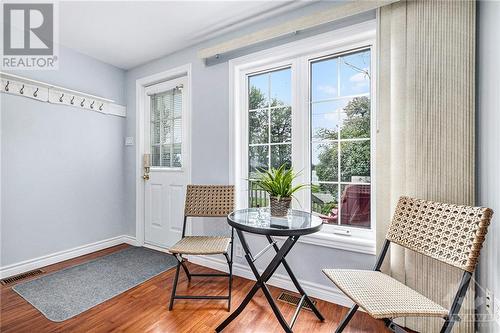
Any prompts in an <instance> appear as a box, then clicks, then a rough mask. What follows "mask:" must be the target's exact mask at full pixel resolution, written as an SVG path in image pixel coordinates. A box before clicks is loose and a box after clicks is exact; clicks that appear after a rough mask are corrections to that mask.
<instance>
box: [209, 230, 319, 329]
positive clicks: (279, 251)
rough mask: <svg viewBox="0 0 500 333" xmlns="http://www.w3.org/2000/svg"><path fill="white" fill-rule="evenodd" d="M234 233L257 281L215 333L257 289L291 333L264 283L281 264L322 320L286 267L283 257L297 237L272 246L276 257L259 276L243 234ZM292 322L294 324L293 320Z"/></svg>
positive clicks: (241, 309) (229, 321)
mask: <svg viewBox="0 0 500 333" xmlns="http://www.w3.org/2000/svg"><path fill="white" fill-rule="evenodd" d="M236 232H237V233H238V237H239V239H240V241H241V245H242V247H243V250H244V251H245V258H246V260H247V262H248V264H249V266H250V268H251V269H252V272H253V273H254V275H255V277H256V279H257V281H256V282H255V284H254V286H253V287H252V289H251V290H250V292H249V293H248V294H247V296H246V297H245V299H244V300H243V302H241V304H240V305H239V306H238V308H237V309H236V310H235V311H234V312H233V313H231V314H230V315H229V317H227V318H226V320H224V321H223V322H222V323H221V324H220V325H219V326H217V328H216V329H215V331H216V332H221V331H222V330H223V329H224V328H225V327H226V326H227V325H229V323H231V322H232V321H233V320H234V319H235V318H236V317H237V316H238V315H239V314H240V313H241V312H242V311H243V309H244V308H245V307H246V306H247V305H248V303H249V302H250V300H251V299H252V298H253V296H254V295H255V293H256V292H257V291H258V290H259V289H262V291H263V293H264V295H265V297H266V299H267V301H268V302H269V305H270V306H271V309H272V310H273V312H274V314H275V316H276V318H277V319H278V321H279V323H280V324H281V326H282V327H283V330H284V331H285V332H287V333H292V328H291V327H290V325H288V323H287V322H286V320H285V318H284V317H283V315H282V314H281V312H280V310H279V308H278V306H277V305H276V302H275V301H274V299H273V297H272V295H271V292H270V291H269V289H268V287H267V285H266V282H267V281H268V280H269V279H270V278H271V276H272V275H273V274H274V272H275V271H276V269H278V267H279V265H280V264H281V263H283V265H284V266H285V269H286V271H287V273H288V275H290V278H291V279H292V281H293V284H294V285H295V287H296V288H297V290H298V291H299V293H300V294H301V295H302V296H304V297H305V298H306V300H307V302H308V303H309V304H310V306H311V308H312V309H313V311H314V313H315V314H316V316H317V317H318V318H319V319H320V320H324V318H323V316H322V315H321V313H320V312H319V311H318V309H317V308H316V306H315V305H314V304H313V303H312V301H311V300H310V299H309V297H308V296H307V295H306V293H305V292H304V290H303V289H302V287H301V286H300V284H299V282H298V281H297V279H296V277H295V275H294V274H293V273H292V270H291V269H290V266H288V264H287V263H286V261H285V256H286V255H287V254H288V253H289V252H290V250H291V249H292V247H293V246H294V245H295V243H296V242H297V240H298V239H299V236H290V237H288V238H287V240H286V241H285V243H284V244H283V246H282V247H281V248H279V247H278V246H277V245H276V244H274V245H273V247H274V249H275V251H276V255H275V256H274V258H273V259H272V260H271V262H270V263H269V265H268V266H267V267H266V269H265V270H264V272H263V273H262V274H259V272H258V270H257V268H256V267H255V265H254V261H255V260H254V259H253V257H252V253H251V251H250V248H249V246H248V244H247V242H246V239H245V236H244V234H243V232H242V231H241V230H236ZM267 239H268V241H269V242H270V243H272V242H273V240H272V238H271V237H269V236H268V237H267ZM294 317H295V316H294ZM294 319H296V318H294ZM293 322H295V320H293Z"/></svg>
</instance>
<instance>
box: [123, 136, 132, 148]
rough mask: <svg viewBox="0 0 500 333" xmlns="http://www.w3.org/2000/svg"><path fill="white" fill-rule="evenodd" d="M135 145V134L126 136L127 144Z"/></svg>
mask: <svg viewBox="0 0 500 333" xmlns="http://www.w3.org/2000/svg"><path fill="white" fill-rule="evenodd" d="M133 145H134V137H133V136H127V137H126V138H125V146H133Z"/></svg>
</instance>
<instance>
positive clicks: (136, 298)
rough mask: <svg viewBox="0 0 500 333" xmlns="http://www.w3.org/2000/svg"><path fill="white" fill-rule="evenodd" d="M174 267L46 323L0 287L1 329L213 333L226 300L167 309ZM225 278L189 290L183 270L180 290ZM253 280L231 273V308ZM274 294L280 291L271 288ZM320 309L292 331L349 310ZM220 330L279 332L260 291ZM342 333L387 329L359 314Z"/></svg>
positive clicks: (210, 289) (220, 284)
mask: <svg viewBox="0 0 500 333" xmlns="http://www.w3.org/2000/svg"><path fill="white" fill-rule="evenodd" d="M127 246H128V245H119V246H115V247H112V248H109V249H106V250H102V251H99V252H95V253H92V254H89V255H85V256H82V257H78V258H75V259H72V260H68V261H65V262H62V263H58V264H55V265H51V266H47V267H45V268H43V270H44V271H45V272H46V273H50V272H53V271H57V270H60V269H62V268H65V267H69V266H72V265H75V264H79V263H82V262H85V261H87V260H90V259H94V258H97V257H100V256H103V255H106V254H109V253H112V252H114V251H117V250H120V249H123V248H125V247H127ZM189 268H190V270H192V271H193V272H201V271H207V270H208V269H207V268H204V267H201V266H197V265H194V264H189ZM174 272H175V270H174V269H171V270H169V271H167V272H164V273H162V274H160V275H158V276H156V277H154V278H152V279H151V280H148V281H146V282H145V283H143V284H141V285H139V286H137V287H135V288H133V289H130V290H128V291H127V292H125V293H123V294H120V295H118V296H116V297H114V298H112V299H111V300H108V301H106V302H104V303H102V304H100V305H98V306H96V307H94V308H92V309H90V310H88V311H85V312H84V313H82V314H80V315H78V316H76V317H73V318H71V319H69V320H66V321H64V322H61V323H55V322H51V321H49V320H48V319H47V318H45V317H44V316H43V315H42V314H41V313H39V312H38V310H36V309H35V308H34V307H32V306H31V305H30V304H29V303H28V302H26V301H25V300H24V299H23V298H21V297H20V296H19V295H18V294H16V293H15V292H14V291H12V290H11V288H10V287H11V286H9V287H6V286H1V293H0V332H2V333H9V332H16V333H21V332H37V333H41V332H151V333H153V332H154V333H160V332H186V333H187V332H214V329H215V327H216V326H217V325H218V324H219V323H220V322H221V321H222V320H224V319H225V318H226V316H228V314H229V313H228V312H227V311H226V307H225V306H226V302H225V301H207V300H200V301H183V300H176V302H175V306H174V310H173V311H171V312H169V311H168V309H167V304H168V301H169V299H170V292H171V287H172V280H173V276H174ZM226 281H227V280H225V279H224V280H223V279H218V280H213V281H210V280H207V279H205V278H193V281H192V282H191V283H190V286H189V288H188V283H187V279H186V276H185V275H184V274H183V273H182V272H181V275H180V279H179V286H178V294H181V293H182V294H197V293H201V294H203V293H205V294H208V293H212V294H214V295H223V294H224V293H225V292H226V290H227V289H226V286H227V284H226ZM253 283H254V282H253V281H250V280H247V279H243V278H240V277H237V276H236V277H234V283H233V310H234V309H235V308H236V307H237V306H238V305H239V304H240V302H241V301H242V300H243V298H244V297H245V295H246V293H247V292H248V290H249V289H250V288H251V287H252V285H253ZM271 292H272V294H273V295H274V297H277V296H278V294H279V292H280V289H279V288H271ZM278 305H279V307H280V308H281V310H282V311H283V315H284V316H285V318H287V319H288V320H289V318H291V316H292V315H293V312H294V310H295V308H294V307H293V306H291V305H288V304H284V303H282V302H278ZM318 308H319V310H320V311H321V312H322V313H323V315H324V316H325V318H326V320H325V322H323V323H322V322H319V321H318V320H317V319H316V317H315V316H314V314H313V313H312V312H310V311H302V312H301V313H300V315H299V318H298V319H297V323H296V324H295V327H294V332H308V333H312V332H314V333H320V332H333V331H334V330H335V327H336V326H337V324H338V322H339V321H340V320H341V318H342V317H343V316H344V315H345V313H346V312H347V308H344V307H341V306H339V305H335V304H331V303H328V302H324V301H321V300H318ZM224 332H238V333H246V332H254V333H257V332H259V333H260V332H262V333H264V332H282V330H281V326H280V325H279V323H278V321H277V320H276V318H275V317H274V314H273V313H272V311H271V309H270V308H269V306H268V304H267V301H266V299H265V297H264V295H263V294H262V292H260V291H259V292H258V293H257V296H256V297H254V299H253V301H252V302H251V303H250V304H249V305H248V307H247V308H246V309H245V310H244V311H243V313H242V314H241V315H240V316H239V317H238V318H237V319H236V320H235V321H234V322H233V323H231V324H230V325H229V326H228V327H227V328H226V330H224ZM345 332H364V333H368V332H388V331H387V330H386V328H385V327H384V325H383V323H382V322H381V321H378V320H375V319H373V318H371V317H370V316H368V315H366V314H364V313H362V312H358V313H357V314H356V315H355V316H354V318H353V320H352V321H351V323H350V324H349V326H348V327H347V329H346V330H345Z"/></svg>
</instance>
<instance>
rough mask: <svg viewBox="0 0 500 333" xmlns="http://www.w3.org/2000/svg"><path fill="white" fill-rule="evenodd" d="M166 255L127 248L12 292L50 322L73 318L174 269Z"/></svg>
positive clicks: (174, 260)
mask: <svg viewBox="0 0 500 333" xmlns="http://www.w3.org/2000/svg"><path fill="white" fill-rule="evenodd" d="M176 263H177V261H176V259H175V258H174V257H173V256H172V255H169V254H167V253H163V252H159V251H154V250H150V249H146V248H144V247H130V248H126V249H124V250H122V251H119V252H115V253H112V254H110V255H107V256H104V257H101V258H97V259H95V260H92V261H89V262H86V263H83V264H80V265H77V266H73V267H69V268H66V269H63V270H61V271H57V272H54V273H52V274H48V275H45V276H42V277H40V278H38V279H35V280H32V281H28V282H25V283H20V284H18V285H16V286H14V287H13V288H12V289H13V290H14V291H15V292H17V293H18V294H19V295H21V297H23V298H24V299H25V300H27V301H28V302H29V303H31V304H32V305H33V306H34V307H35V308H37V309H38V311H40V312H41V313H42V314H43V315H44V316H45V317H47V318H48V319H49V320H52V321H57V322H59V321H63V320H66V319H69V318H71V317H73V316H76V315H78V314H80V313H82V312H84V311H85V310H88V309H90V308H92V307H94V306H96V305H98V304H100V303H102V302H104V301H106V300H108V299H110V298H112V297H115V296H117V295H119V294H121V293H123V292H124V291H126V290H128V289H130V288H133V287H135V286H137V285H138V284H140V283H142V282H144V281H146V280H149V279H150V278H152V277H154V276H156V275H158V274H160V273H162V272H164V271H166V270H168V269H170V268H172V267H175V265H176Z"/></svg>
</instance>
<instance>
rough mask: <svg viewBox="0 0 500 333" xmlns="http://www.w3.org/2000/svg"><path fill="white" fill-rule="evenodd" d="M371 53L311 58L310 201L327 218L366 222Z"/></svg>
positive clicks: (334, 221)
mask: <svg viewBox="0 0 500 333" xmlns="http://www.w3.org/2000/svg"><path fill="white" fill-rule="evenodd" d="M370 58H371V57H370V50H369V49H366V50H361V51H356V52H352V53H346V54H342V55H334V56H330V57H327V58H323V59H319V60H315V61H312V62H311V64H310V72H311V74H310V78H311V79H310V115H311V189H312V191H311V207H312V211H314V212H316V213H318V214H319V215H320V216H321V217H322V218H323V221H325V223H330V224H342V225H350V226H357V227H370V202H371V200H370V198H371V195H370V192H371V189H370V160H371V158H370V155H371V152H370V151H371V149H370V146H371V145H370V133H371V131H370V109H371V107H370V76H371V74H370V62H371V59H370Z"/></svg>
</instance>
